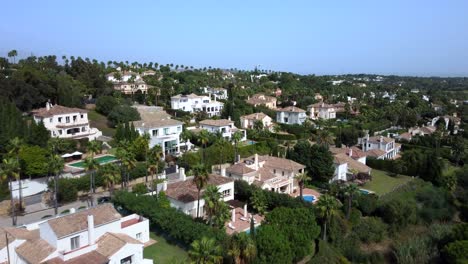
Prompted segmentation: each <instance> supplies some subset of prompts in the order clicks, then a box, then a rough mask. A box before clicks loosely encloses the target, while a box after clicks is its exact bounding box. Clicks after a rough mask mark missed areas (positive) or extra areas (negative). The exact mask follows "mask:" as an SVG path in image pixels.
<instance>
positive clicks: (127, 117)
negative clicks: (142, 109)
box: [107, 105, 140, 127]
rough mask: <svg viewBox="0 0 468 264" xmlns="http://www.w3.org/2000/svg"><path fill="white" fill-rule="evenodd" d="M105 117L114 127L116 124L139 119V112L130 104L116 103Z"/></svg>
mask: <svg viewBox="0 0 468 264" xmlns="http://www.w3.org/2000/svg"><path fill="white" fill-rule="evenodd" d="M107 119H108V120H109V122H110V124H111V125H112V126H114V127H115V126H116V125H117V124H122V123H128V122H131V121H136V120H140V114H139V113H138V111H137V110H136V109H135V108H133V107H131V106H128V105H118V106H116V107H114V108H113V109H112V111H111V112H110V113H109V115H108V116H107Z"/></svg>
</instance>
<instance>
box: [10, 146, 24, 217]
mask: <svg viewBox="0 0 468 264" xmlns="http://www.w3.org/2000/svg"><path fill="white" fill-rule="evenodd" d="M22 145H23V140H21V139H20V138H18V137H15V138H13V139H11V140H10V143H9V151H8V154H9V155H11V156H15V157H16V162H17V164H18V179H19V180H18V194H19V206H20V208H19V209H20V210H23V187H22V182H21V166H20V162H19V152H20V149H21V146H22Z"/></svg>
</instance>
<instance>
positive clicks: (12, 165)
mask: <svg viewBox="0 0 468 264" xmlns="http://www.w3.org/2000/svg"><path fill="white" fill-rule="evenodd" d="M18 166H19V164H18V162H17V161H16V159H14V158H6V159H4V160H3V163H2V166H1V170H0V176H1V179H2V181H4V180H8V184H9V186H10V196H11V198H10V199H11V203H10V206H11V220H12V223H13V226H15V225H16V205H15V202H14V198H13V184H12V181H13V179H18V177H19V175H18V171H17V170H18Z"/></svg>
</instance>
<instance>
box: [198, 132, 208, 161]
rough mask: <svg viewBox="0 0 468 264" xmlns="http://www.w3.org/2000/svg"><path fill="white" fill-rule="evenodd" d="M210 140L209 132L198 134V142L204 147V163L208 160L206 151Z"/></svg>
mask: <svg viewBox="0 0 468 264" xmlns="http://www.w3.org/2000/svg"><path fill="white" fill-rule="evenodd" d="M209 140H210V138H209V134H208V131H206V130H205V129H203V130H202V131H200V133H199V134H198V141H199V142H200V144H201V145H202V146H203V156H202V157H203V161H205V159H206V155H205V149H206V145H207V144H208V142H209Z"/></svg>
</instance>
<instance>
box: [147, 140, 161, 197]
mask: <svg viewBox="0 0 468 264" xmlns="http://www.w3.org/2000/svg"><path fill="white" fill-rule="evenodd" d="M162 157H163V152H162V148H161V146H160V145H154V147H153V148H152V149H151V150H150V152H149V155H148V163H147V164H148V166H147V170H148V172H149V173H150V174H151V185H152V186H151V191H154V190H155V187H156V196H157V194H158V183H161V181H160V180H159V179H156V181H155V180H154V175H156V177H157V175H158V169H159V162H160V161H161V159H162ZM154 184H156V186H154Z"/></svg>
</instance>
